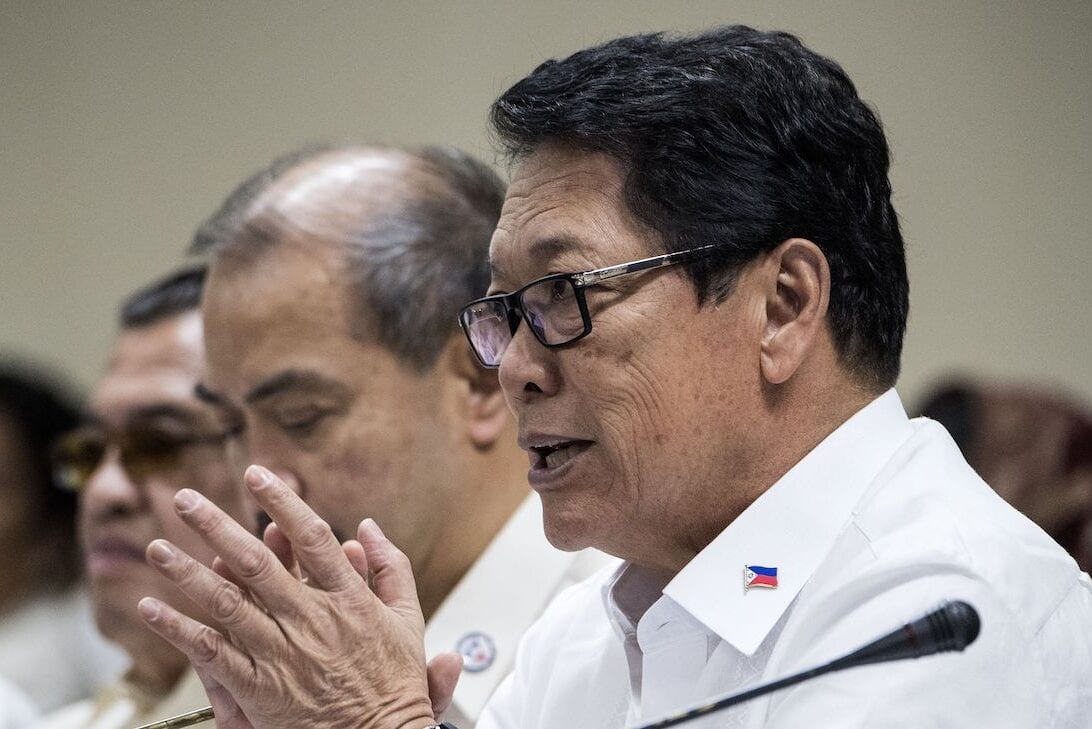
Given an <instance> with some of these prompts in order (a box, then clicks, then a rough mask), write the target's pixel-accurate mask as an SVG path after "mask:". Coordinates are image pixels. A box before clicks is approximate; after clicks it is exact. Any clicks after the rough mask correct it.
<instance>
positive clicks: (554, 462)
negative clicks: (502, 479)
mask: <svg viewBox="0 0 1092 729" xmlns="http://www.w3.org/2000/svg"><path fill="white" fill-rule="evenodd" d="M591 445H592V442H591V441H590V440H564V441H558V442H557V443H550V444H548V445H541V446H533V447H532V448H530V449H529V450H528V453H529V454H530V456H531V470H533V471H543V470H551V469H555V468H561V467H562V466H564V465H565V464H566V463H568V462H569V461H571V460H572V459H574V458H576V457H577V456H578V455H580V454H581V453H583V452H584V451H586V450H587V449H588V448H590V447H591Z"/></svg>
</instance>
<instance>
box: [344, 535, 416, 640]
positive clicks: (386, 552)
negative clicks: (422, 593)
mask: <svg viewBox="0 0 1092 729" xmlns="http://www.w3.org/2000/svg"><path fill="white" fill-rule="evenodd" d="M356 536H357V539H358V540H359V541H360V546H361V547H363V550H364V557H365V558H366V562H367V565H368V570H369V571H370V572H371V576H372V579H371V583H372V587H373V589H374V591H375V594H376V597H378V598H379V599H380V600H382V601H383V604H384V605H386V606H387V607H389V608H391V609H392V610H394V611H396V612H398V613H401V614H402V615H405V616H409V617H413V618H415V620H417V621H420V622H421V623H423V622H424V618H423V617H422V616H421V604H420V603H419V602H418V600H417V585H416V583H415V582H414V580H413V569H412V567H411V566H410V561H409V558H408V557H406V555H404V554H402V552H401V551H400V550H399V549H398V547H396V546H394V544H393V543H392V542H391V540H389V539H387V537H386V536H385V535H384V534H383V532H382V531H381V530H380V529H379V525H378V524H376V523H375V522H374V521H373V520H371V519H365V520H364V521H362V522H360V528H359V529H357V532H356ZM356 569H358V570H359V567H356Z"/></svg>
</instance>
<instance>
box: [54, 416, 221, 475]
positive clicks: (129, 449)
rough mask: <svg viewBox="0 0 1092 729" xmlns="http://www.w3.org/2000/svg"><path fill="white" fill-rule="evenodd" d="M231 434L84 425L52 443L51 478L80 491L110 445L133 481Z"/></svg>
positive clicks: (164, 469) (167, 467) (173, 466)
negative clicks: (116, 430)
mask: <svg viewBox="0 0 1092 729" xmlns="http://www.w3.org/2000/svg"><path fill="white" fill-rule="evenodd" d="M231 434H232V431H228V432H220V433H214V434H182V433H171V432H169V431H167V430H165V429H158V428H154V427H142V428H134V429H132V430H127V431H123V432H120V433H109V432H107V431H106V430H105V429H104V428H102V427H100V426H95V425H87V426H84V427H81V428H78V429H76V430H74V431H72V432H70V433H67V434H66V435H63V436H61V437H60V438H59V439H58V440H57V442H56V443H55V445H54V446H53V450H52V462H53V478H54V481H55V482H56V484H57V486H58V487H60V488H62V489H65V490H66V491H80V490H82V489H83V488H84V487H85V486H86V485H87V483H88V481H90V480H91V475H92V474H93V473H94V472H95V471H96V470H98V468H99V466H100V465H101V464H102V461H103V459H104V458H105V457H106V452H107V450H109V448H110V447H111V446H114V447H116V448H117V449H118V456H119V460H120V462H121V466H122V468H124V469H125V471H126V473H128V474H129V477H130V478H132V479H133V480H134V481H141V480H143V479H146V478H148V477H149V476H152V475H155V474H158V473H164V472H168V471H171V470H173V469H176V468H178V467H179V466H180V465H182V461H183V459H184V458H185V456H186V453H187V451H188V450H189V449H191V448H194V447H197V446H222V445H223V444H224V441H225V440H226V439H227V438H228V436H230V435H231Z"/></svg>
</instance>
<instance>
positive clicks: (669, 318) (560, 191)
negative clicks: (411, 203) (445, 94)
mask: <svg viewBox="0 0 1092 729" xmlns="http://www.w3.org/2000/svg"><path fill="white" fill-rule="evenodd" d="M492 120H493V123H494V127H495V129H496V131H497V132H498V134H499V136H500V138H501V139H502V140H503V142H504V143H505V145H506V146H507V148H508V150H509V151H510V152H511V153H512V155H513V157H514V159H515V161H516V162H517V167H516V169H515V172H514V177H513V181H512V185H511V187H510V189H509V191H508V194H507V197H506V201H505V204H504V208H503V212H502V215H501V219H500V223H499V225H498V228H497V231H496V233H495V235H494V237H493V240H492V245H491V252H490V256H491V263H492V284H491V287H490V295H489V296H487V297H486V298H484V299H481V300H479V301H476V302H473V303H471V304H469V305H468V306H467V307H465V308H464V309H463V310H462V312H461V314H460V319H461V322H462V324H463V327H464V329H465V331H466V333H467V335H468V338H469V340H470V342H471V344H472V345H473V347H474V349H475V352H476V354H477V356H478V358H479V360H480V362H481V363H482V364H483V365H484V366H486V367H495V368H498V369H499V376H500V382H501V386H502V388H503V390H504V394H505V396H506V399H507V402H508V405H509V406H510V407H511V408H512V410H513V411H514V412H515V414H516V417H517V420H518V423H519V436H518V437H519V443H520V446H521V447H522V448H523V449H524V450H525V451H527V453H528V457H529V460H530V470H529V472H528V478H529V481H530V483H531V485H532V486H533V487H534V489H535V490H536V491H537V492H538V493H539V495H540V496H541V498H542V504H543V518H544V523H545V529H546V533H547V535H548V537H549V538H550V540H551V541H552V542H553V543H554V544H555V545H557V546H560V547H563V548H566V549H576V548H581V547H585V546H595V547H598V548H600V549H603V550H604V551H607V552H609V553H611V554H614V555H617V556H619V557H622V558H623V559H624V560H625V564H623V565H622V566H621V567H619V568H618V569H616V570H614V571H609V572H605V573H601V574H600V575H598V576H597V577H595V578H593V579H592V580H590V581H587V582H585V583H582V584H581V585H578V586H576V587H574V588H572V589H571V590H569V591H568V592H566V593H563V594H562V595H561V596H560V597H559V598H558V599H557V600H556V601H555V602H554V604H553V605H552V607H551V609H550V610H548V611H547V613H546V614H545V615H544V616H543V618H542V619H541V620H540V621H539V622H538V624H537V625H536V626H535V627H534V628H533V629H532V630H531V631H530V633H529V634H528V635H527V636H526V638H525V639H524V642H523V644H522V647H521V652H520V656H519V658H518V660H517V668H516V671H515V674H514V675H513V676H512V677H511V678H510V679H509V680H508V681H506V682H505V684H504V685H502V687H501V688H500V689H499V690H498V693H497V694H496V695H495V696H494V698H493V700H492V702H491V704H490V706H489V707H487V709H486V712H485V715H484V716H483V718H482V720H481V721H480V722H479V727H481V726H487V727H498V728H500V727H503V728H504V729H534V728H536V727H542V728H543V729H545V728H546V727H565V728H566V729H573V728H583V727H587V728H589V729H591V728H592V727H595V728H597V729H599V728H614V727H619V728H620V727H624V726H627V725H629V724H631V723H641V722H646V721H649V720H652V719H655V718H656V717H658V716H660V715H663V714H665V713H669V712H674V711H678V710H680V709H686V708H687V707H690V706H695V705H700V704H701V703H703V702H705V701H706V700H707V699H708V698H709V697H710V696H713V695H716V694H718V693H720V692H723V691H728V690H733V689H737V688H740V687H743V686H747V685H749V684H751V683H753V682H757V681H761V680H763V679H769V678H776V677H779V676H782V675H785V674H789V673H793V672H795V671H798V670H801V669H804V668H809V667H811V666H814V665H818V664H821V663H823V662H825V661H828V660H830V659H832V658H835V657H838V656H840V655H842V654H844V653H847V652H849V651H850V650H852V649H854V648H856V647H858V646H860V645H862V644H863V643H866V642H868V641H869V640H870V639H871V638H872V637H874V636H876V635H880V634H882V633H886V632H888V631H889V630H891V629H892V628H895V627H897V626H898V625H900V624H902V623H904V622H907V621H908V620H909V619H912V618H915V617H917V616H918V615H920V614H923V613H925V612H928V611H929V610H930V609H931V608H933V607H935V606H936V605H937V604H938V603H939V602H941V601H943V600H946V599H958V600H964V601H966V602H968V603H970V604H972V605H974V606H975V607H977V609H978V611H979V613H980V614H981V622H982V629H981V636H980V637H979V638H978V641H977V642H976V643H975V644H974V645H973V646H971V647H970V648H969V649H968V650H967V651H966V652H965V653H963V654H961V655H949V656H938V657H933V658H926V659H921V660H917V661H902V662H898V663H891V664H888V665H887V666H884V667H882V668H881V667H866V668H858V669H854V670H852V671H846V672H842V673H836V674H832V675H829V676H826V677H823V678H822V679H819V680H815V681H812V682H810V683H803V684H800V685H799V686H797V687H795V688H794V689H792V690H791V691H786V692H782V693H776V694H772V695H770V696H768V697H765V698H763V699H761V700H759V701H754V702H751V703H747V704H742V705H740V706H738V707H736V708H734V709H733V710H732V711H731V712H726V713H723V714H718V715H713V716H711V717H706V718H704V719H702V720H700V721H696V722H694V724H693V725H694V726H704V727H724V726H748V727H770V728H773V727H777V728H779V729H780V728H788V727H800V726H819V725H821V726H825V727H827V726H829V727H835V726H836V727H883V726H928V727H949V726H950V727H966V726H982V727H991V728H996V727H1032V726H1034V727H1078V726H1082V725H1083V724H1082V722H1086V721H1087V717H1088V716H1089V715H1092V641H1089V639H1088V637H1087V636H1088V628H1089V626H1090V625H1092V583H1090V581H1089V578H1088V576H1087V575H1085V574H1083V573H1082V572H1080V571H1079V570H1078V569H1077V567H1076V565H1075V564H1074V563H1073V561H1072V560H1071V559H1070V558H1069V557H1068V556H1066V555H1065V554H1064V553H1063V552H1062V550H1061V549H1060V548H1059V547H1058V546H1057V545H1056V544H1054V543H1053V542H1052V541H1051V540H1050V539H1049V538H1048V537H1047V536H1046V535H1044V534H1043V533H1042V532H1041V531H1040V530H1039V529H1037V528H1036V527H1034V526H1033V525H1032V524H1031V523H1030V522H1029V521H1028V520H1027V519H1025V518H1024V517H1022V516H1020V515H1019V514H1018V513H1017V512H1015V511H1014V510H1012V509H1011V508H1010V507H1008V506H1007V505H1006V504H1004V503H1003V502H1002V501H1001V500H1000V499H999V498H998V497H997V496H996V495H995V494H994V493H993V492H992V491H991V490H990V489H989V487H988V486H986V484H984V483H983V482H982V481H981V480H980V479H979V478H978V477H977V476H976V475H975V474H974V472H973V471H971V469H970V468H969V467H968V466H967V465H966V463H965V462H964V461H963V459H962V457H961V456H960V454H959V451H958V449H957V448H956V447H955V445H954V444H953V443H952V441H951V439H950V438H949V437H948V435H947V433H945V432H944V430H943V429H942V428H940V427H939V426H937V425H936V424H934V423H932V422H930V421H926V420H917V421H911V420H909V419H908V418H907V417H906V414H905V412H904V411H903V407H902V405H901V403H900V401H899V397H898V395H897V394H896V393H895V391H894V390H893V389H892V386H893V385H894V383H895V380H896V377H897V375H898V370H899V359H900V350H901V347H902V341H903V332H904V328H905V322H906V315H907V308H908V306H907V301H908V295H907V276H906V267H905V260H904V255H903V243H902V238H901V235H900V232H899V228H898V222H897V217H896V214H895V211H894V209H893V208H892V205H891V201H890V198H891V188H890V183H889V181H888V177H887V173H888V164H889V155H888V147H887V143H886V140H885V139H884V135H883V132H882V130H881V128H880V124H879V122H878V120H877V118H876V116H875V115H874V114H873V113H872V111H870V110H869V108H868V107H867V106H866V105H865V104H864V103H863V102H862V101H861V100H860V99H859V98H858V96H857V93H856V90H855V89H854V87H853V84H852V83H851V82H850V80H849V79H848V78H847V77H846V75H845V73H844V72H843V71H842V69H841V68H840V67H839V66H838V65H837V64H835V63H834V62H833V61H831V60H829V59H826V58H823V57H822V56H819V55H817V54H815V53H814V52H812V51H810V50H808V49H807V48H805V47H804V46H803V45H802V44H801V43H800V42H799V41H798V40H797V39H796V38H794V37H792V36H789V35H786V34H781V33H766V32H759V31H755V30H752V29H750V28H746V27H739V26H736V27H728V28H723V29H718V30H714V31H711V32H707V33H704V34H701V35H697V36H691V37H683V38H672V37H665V36H661V35H643V36H634V37H628V38H622V39H618V40H615V41H611V42H608V43H605V44H603V45H601V46H598V47H595V48H591V49H588V50H585V51H581V52H579V53H576V54H575V55H573V56H571V57H569V58H567V59H564V60H561V61H549V62H547V63H545V64H543V65H541V66H540V67H539V68H537V69H536V70H535V71H534V72H532V73H531V75H530V76H528V77H527V78H525V79H523V80H522V81H520V82H519V83H517V84H516V85H515V86H513V87H512V88H511V89H509V90H508V91H507V92H506V93H505V94H504V95H503V96H502V97H501V98H500V99H499V100H498V101H497V102H496V104H495V105H494V107H493V113H492ZM246 480H247V485H248V487H249V488H250V489H251V492H252V493H254V494H255V496H256V498H257V499H258V500H259V502H261V503H262V504H263V505H264V506H265V508H266V509H267V510H268V511H269V513H270V515H271V516H272V517H273V519H274V520H275V521H276V522H277V523H278V525H279V526H280V527H281V529H282V530H283V531H284V532H285V534H286V535H288V537H289V538H290V539H291V540H292V541H293V542H294V543H295V544H296V545H297V551H298V553H299V556H300V559H301V561H302V562H303V563H304V564H305V567H306V568H307V571H308V572H309V573H310V574H311V575H317V577H315V578H313V579H312V580H311V581H310V582H308V583H307V584H300V583H299V582H297V581H296V580H295V579H294V578H293V577H292V575H291V574H289V573H288V572H286V571H285V570H284V569H283V568H281V567H279V565H278V563H277V560H276V559H275V558H273V557H272V556H271V554H270V553H269V551H268V550H267V549H266V548H265V547H264V546H263V545H262V544H261V543H260V542H258V541H257V540H255V539H254V538H252V537H250V536H249V535H248V534H247V533H246V531H245V530H243V529H240V528H238V527H237V526H235V525H234V524H232V523H231V521H230V520H229V519H227V518H226V517H224V516H223V515H221V514H220V513H219V512H218V510H216V509H215V507H213V506H212V505H211V504H210V503H209V502H207V501H206V500H203V499H201V498H200V497H199V496H197V495H196V494H191V493H187V492H182V495H181V496H182V498H180V499H179V503H178V507H179V509H180V513H181V514H182V515H183V518H184V519H185V520H186V521H187V522H188V523H190V524H191V525H192V526H193V528H194V529H196V530H197V531H198V532H199V533H200V534H202V535H203V536H204V538H205V539H206V540H207V541H208V542H209V543H210V544H211V545H212V546H214V547H215V548H216V549H217V550H218V552H219V554H220V555H221V556H222V557H223V558H224V560H225V561H226V562H227V564H228V566H230V567H231V568H232V569H233V571H234V572H235V574H236V575H237V576H238V577H239V579H240V580H241V581H242V582H243V583H244V584H245V585H246V586H247V587H248V588H249V590H250V591H251V593H252V594H253V595H254V597H255V599H256V602H251V601H249V600H247V601H244V602H242V603H240V604H238V605H237V606H234V607H233V610H232V611H231V612H230V614H224V615H217V618H218V619H219V620H220V623H221V624H222V625H223V626H224V628H223V632H217V631H213V630H211V629H209V628H208V627H205V626H201V625H200V624H198V623H196V622H194V621H193V620H191V619H188V618H185V617H184V616H182V615H180V614H179V613H177V612H176V611H175V610H174V609H173V608H171V607H169V606H167V605H165V604H163V603H161V602H159V601H155V600H150V599H149V600H144V601H142V603H141V611H142V613H143V615H144V616H145V618H146V620H147V621H148V622H149V624H150V625H151V626H152V627H153V628H154V629H155V630H157V631H158V632H159V633H160V634H161V635H163V636H164V637H166V638H167V639H168V640H170V641H172V642H173V643H174V644H175V645H177V646H178V647H179V648H180V649H181V650H183V651H184V652H186V653H187V654H188V655H189V656H190V657H191V659H192V660H193V661H194V663H195V665H196V666H197V668H198V670H199V671H200V672H201V673H202V674H203V675H204V676H205V677H206V680H207V681H209V683H210V685H215V686H216V687H217V690H216V692H215V693H216V696H217V704H216V707H217V712H218V718H219V720H220V722H221V725H222V726H246V722H247V721H249V722H250V723H252V724H253V725H254V726H257V727H288V726H301V725H317V724H322V725H329V726H358V727H359V726H363V727H374V728H377V729H378V728H381V729H423V727H427V726H431V725H433V724H434V722H435V721H437V717H435V716H433V715H432V714H431V709H430V707H431V705H432V703H436V701H437V699H441V700H442V698H443V696H444V695H445V693H447V692H449V691H450V686H449V685H446V684H445V682H443V681H438V680H433V681H432V682H431V684H430V682H429V681H428V676H427V674H426V668H425V662H424V651H423V649H422V647H421V640H420V633H421V629H420V621H421V618H420V611H419V609H418V608H417V605H416V602H415V600H414V598H413V583H412V578H411V575H410V573H409V571H408V568H407V566H406V563H405V559H404V558H403V557H402V556H401V555H400V554H399V553H398V552H397V550H395V549H394V547H393V546H392V545H391V543H390V542H389V541H388V540H387V539H386V538H385V537H384V536H383V535H382V532H381V531H380V530H379V527H378V526H377V525H375V524H374V523H373V522H370V521H366V522H365V523H363V524H362V525H361V528H360V530H359V531H358V540H359V541H350V542H347V543H346V544H344V545H339V544H337V542H336V541H335V540H334V538H333V536H332V535H331V534H330V533H329V531H328V530H327V531H324V530H323V529H322V527H321V522H319V521H318V520H317V518H316V517H315V516H314V514H313V513H311V512H310V511H309V510H308V509H307V508H306V507H305V506H303V504H302V503H301V502H300V501H299V500H298V499H296V498H295V497H294V496H293V495H292V494H291V492H290V491H289V490H287V489H286V488H285V486H284V485H283V484H282V483H280V481H279V480H278V479H277V478H275V477H274V476H272V474H270V473H269V472H267V471H265V470H263V469H260V468H252V469H250V471H248V474H247V479H246ZM178 555H179V558H178V559H176V560H175V562H174V563H172V564H169V565H166V566H164V567H163V569H164V572H165V573H166V574H167V575H168V576H177V575H179V574H181V573H182V570H181V568H180V566H179V565H182V564H187V562H186V558H185V557H184V555H182V554H181V553H178ZM362 575H367V577H368V579H367V580H366V579H365V577H363V576H362ZM182 582H183V584H182V587H183V589H185V590H186V591H187V592H188V593H189V594H190V595H191V596H192V597H194V598H195V599H198V600H208V599H209V598H210V596H212V595H214V594H216V591H217V590H219V589H222V588H223V580H222V579H221V578H220V577H218V576H217V575H215V574H213V573H211V572H207V571H205V572H202V573H201V577H200V579H197V578H192V577H191V578H190V579H187V580H184V581H182ZM369 584H370V585H371V588H369ZM259 604H260V605H262V606H264V608H265V609H260V608H259V607H258V605H259ZM315 624H317V625H318V626H320V627H321V630H320V631H316V630H314V629H313V627H311V626H313V625H315ZM434 674H435V672H434ZM430 693H431V701H430ZM244 717H245V718H244Z"/></svg>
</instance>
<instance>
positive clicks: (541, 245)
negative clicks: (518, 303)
mask: <svg viewBox="0 0 1092 729" xmlns="http://www.w3.org/2000/svg"><path fill="white" fill-rule="evenodd" d="M579 248H580V244H579V243H578V242H577V241H576V239H575V238H572V237H570V236H567V235H554V236H550V237H548V238H536V239H535V240H533V241H531V244H530V245H528V246H527V257H528V259H529V260H530V261H532V262H534V263H548V262H550V261H552V260H554V259H555V258H557V257H558V256H560V255H561V254H562V253H565V252H566V251H571V250H573V249H579ZM505 273H507V272H506V271H505V268H504V266H503V265H501V264H499V263H497V262H496V261H494V260H493V258H492V257H490V259H489V274H490V275H491V276H492V277H493V278H502V279H503V278H504V277H505V276H504V275H505Z"/></svg>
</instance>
